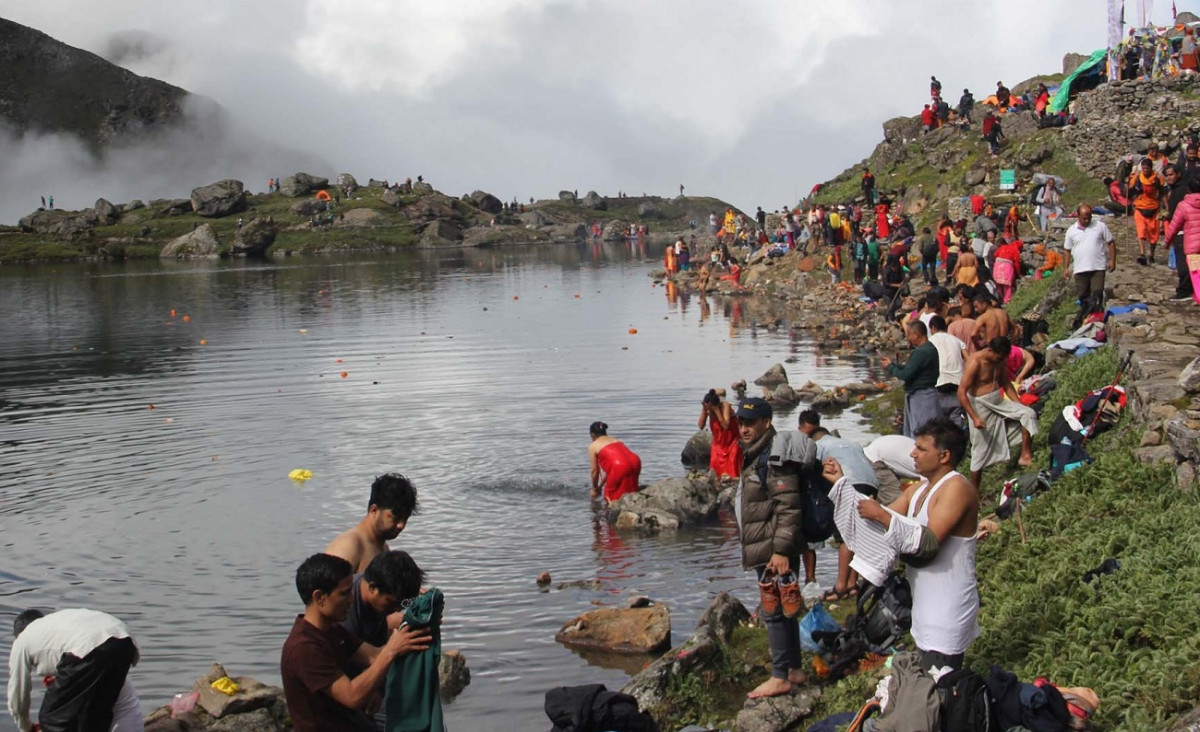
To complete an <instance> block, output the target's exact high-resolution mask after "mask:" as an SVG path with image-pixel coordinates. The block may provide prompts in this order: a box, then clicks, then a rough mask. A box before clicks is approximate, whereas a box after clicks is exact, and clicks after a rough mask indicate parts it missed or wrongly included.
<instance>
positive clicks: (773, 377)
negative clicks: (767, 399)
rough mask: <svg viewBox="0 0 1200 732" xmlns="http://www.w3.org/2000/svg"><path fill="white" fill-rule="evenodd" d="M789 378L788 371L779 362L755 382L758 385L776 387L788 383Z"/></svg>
mask: <svg viewBox="0 0 1200 732" xmlns="http://www.w3.org/2000/svg"><path fill="white" fill-rule="evenodd" d="M787 380H788V377H787V371H786V370H784V368H783V364H781V363H777V364H775V365H774V366H772V367H771V368H769V369H767V370H766V372H765V373H764V374H763V375H762V376H760V377H758V378H757V379H755V380H754V383H755V384H757V385H758V386H766V387H770V388H774V387H776V386H778V385H780V384H786V383H787Z"/></svg>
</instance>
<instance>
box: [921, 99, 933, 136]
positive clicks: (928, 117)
mask: <svg viewBox="0 0 1200 732" xmlns="http://www.w3.org/2000/svg"><path fill="white" fill-rule="evenodd" d="M933 122H934V116H933V109H932V108H931V107H930V106H929V105H928V104H926V105H925V109H922V110H921V131H922V132H929V131H930V130H932V129H933Z"/></svg>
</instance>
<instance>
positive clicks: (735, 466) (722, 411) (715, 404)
mask: <svg viewBox="0 0 1200 732" xmlns="http://www.w3.org/2000/svg"><path fill="white" fill-rule="evenodd" d="M724 391H725V390H724V389H722V390H721V393H718V392H717V390H716V389H709V390H708V393H707V394H705V395H704V399H703V400H702V401H701V403H700V422H699V424H697V427H698V428H699V429H704V427H705V425H708V427H709V428H711V429H712V434H713V439H712V452H711V454H710V457H709V460H708V466H709V467H710V468H712V469H713V472H714V473H716V474H717V479H718V480H720V479H722V478H736V477H737V476H738V473H739V471H740V470H741V467H742V448H741V446H740V445H738V421H737V417H735V416H734V414H733V407H732V406H731V405H730V404H729V402H727V401H723V400H722V399H721V396H722V395H723V394H724Z"/></svg>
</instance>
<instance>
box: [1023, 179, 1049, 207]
mask: <svg viewBox="0 0 1200 732" xmlns="http://www.w3.org/2000/svg"><path fill="white" fill-rule="evenodd" d="M1045 187H1046V184H1045V183H1039V184H1037V185H1036V186H1034V187H1033V189H1032V190H1030V191H1029V199H1028V201H1027V203H1028V204H1029V205H1030V206H1036V205H1038V200H1037V199H1038V196H1039V195H1041V193H1042V189H1043V188H1045Z"/></svg>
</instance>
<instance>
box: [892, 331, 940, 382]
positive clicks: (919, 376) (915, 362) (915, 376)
mask: <svg viewBox="0 0 1200 732" xmlns="http://www.w3.org/2000/svg"><path fill="white" fill-rule="evenodd" d="M887 370H888V373H889V374H891V375H892V376H895V377H896V378H897V379H900V380H901V381H903V382H904V392H905V393H906V394H911V393H913V392H914V391H917V390H918V389H932V388H933V387H935V386H937V380H938V373H939V371H938V353H937V348H935V347H934V345H933V344H932V343H930V342H929V341H925V342H924V343H922V344H921V345H919V346H917V347H916V348H914V349H913V352H912V355H911V356H910V357H909V359H908V363H906V364H904V365H903V366H900V365H899V364H891V365H889V366H888V368H887Z"/></svg>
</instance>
